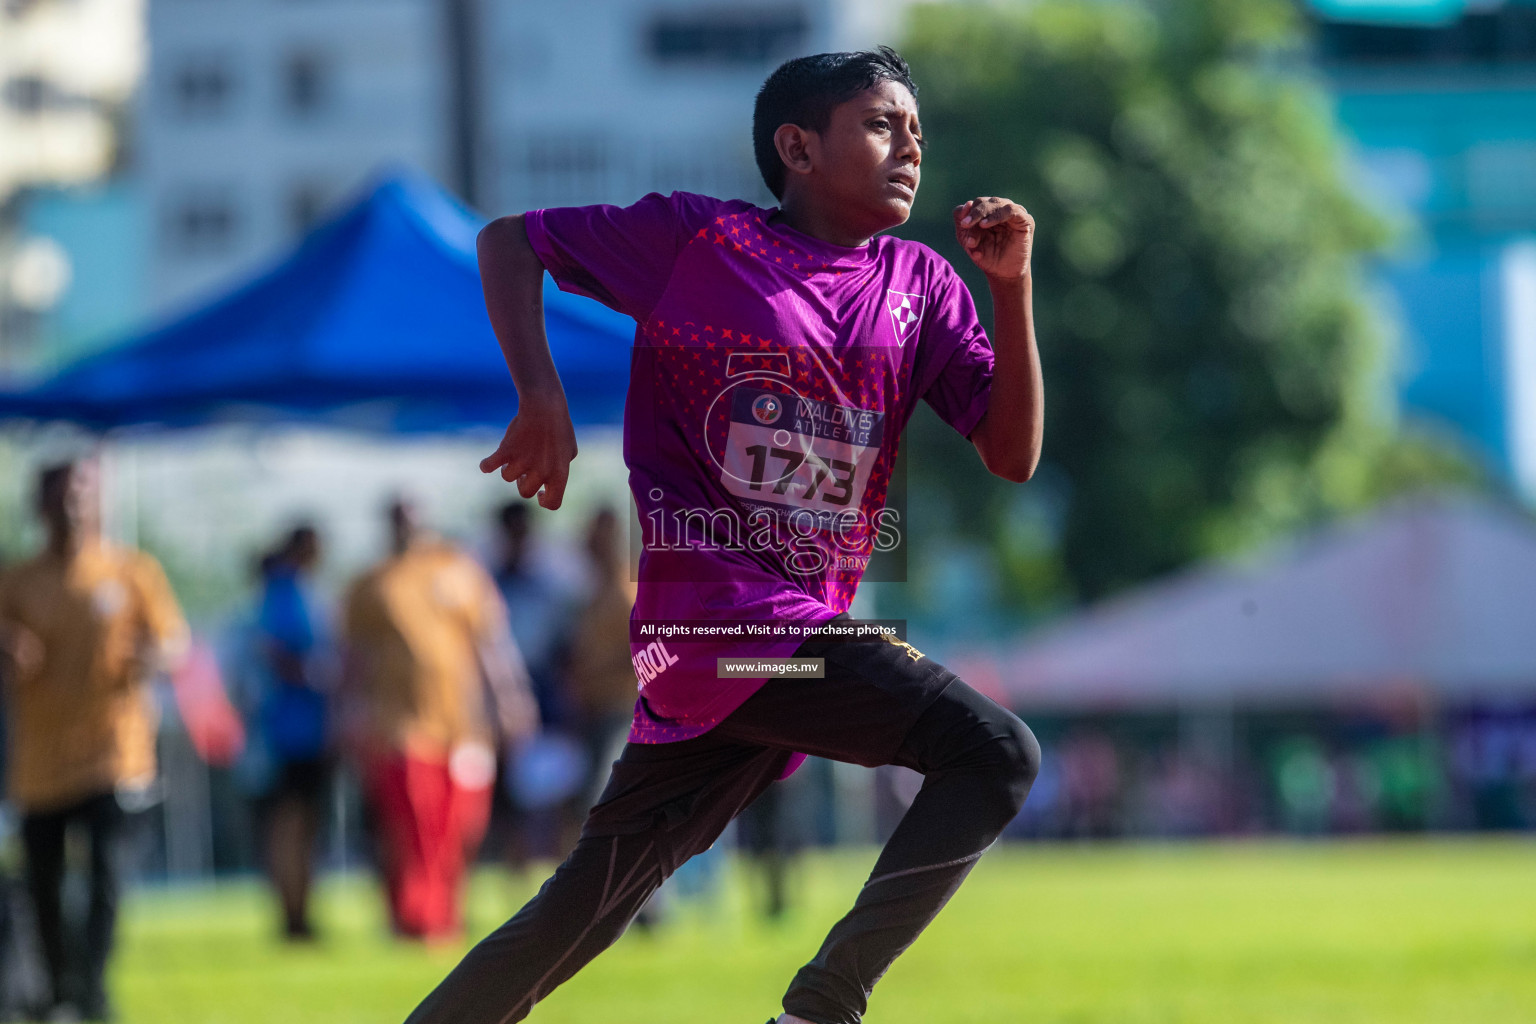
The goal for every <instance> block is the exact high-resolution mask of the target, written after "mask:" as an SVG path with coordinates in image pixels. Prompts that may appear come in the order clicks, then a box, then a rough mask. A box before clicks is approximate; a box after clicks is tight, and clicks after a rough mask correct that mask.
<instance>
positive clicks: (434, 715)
mask: <svg viewBox="0 0 1536 1024" xmlns="http://www.w3.org/2000/svg"><path fill="white" fill-rule="evenodd" d="M388 514H389V524H390V534H391V542H392V552H391V554H390V556H389V557H388V558H386V559H385V560H384V561H383V562H382V563H380V564H379V565H378V566H376V567H375V568H374V569H372V570H371V571H369V572H368V573H366V574H364V575H363V576H362V577H361V578H360V579H359V580H357V581H356V583H354V584H353V586H352V588H351V591H350V593H349V595H348V597H347V602H346V614H345V633H346V637H345V641H346V653H345V670H344V674H343V693H344V703H345V706H344V708H343V711H342V713H343V715H344V717H345V722H344V725H343V730H344V734H345V736H346V742H347V745H348V747H349V748H350V750H351V753H352V755H353V757H354V758H355V759H356V761H357V764H358V768H359V771H360V774H361V777H362V780H363V789H364V793H365V798H366V799H367V801H368V804H369V808H370V811H371V814H372V819H373V823H374V828H375V837H376V848H377V854H378V860H379V867H380V870H381V873H382V875H383V879H384V885H385V890H386V892H387V894H388V899H389V909H390V917H391V920H392V922H393V925H394V928H395V931H396V932H397V933H398V934H400V935H402V936H408V937H413V938H423V939H449V938H455V937H457V936H458V934H459V932H460V930H461V927H462V919H461V910H460V905H461V900H462V886H463V878H464V870H465V864H466V860H467V858H468V857H469V855H471V854H472V853H473V851H474V850H475V849H476V848H477V847H478V846H479V843H480V840H481V838H482V836H483V834H484V830H485V826H486V819H487V816H488V814H489V811H490V797H491V789H492V784H493V782H494V779H495V774H496V755H495V750H494V747H493V744H494V742H495V740H496V733H497V731H498V726H499V729H500V732H501V734H502V736H503V738H504V739H506V740H507V741H508V742H515V741H520V740H522V739H524V738H526V737H528V736H530V735H531V734H532V732H533V731H534V729H535V728H536V725H537V721H538V717H537V708H536V705H535V704H534V702H533V700H532V697H531V695H530V693H529V691H528V687H527V678H526V676H527V674H526V671H525V669H524V668H523V664H522V659H521V657H520V656H519V655H518V652H517V646H516V644H515V643H514V641H513V640H512V637H511V636H510V634H509V633H508V632H507V625H506V623H507V619H506V611H505V608H504V607H503V605H502V601H501V598H500V596H499V595H498V594H497V592H496V586H495V584H494V583H493V582H492V580H491V579H490V577H489V576H488V575H487V574H486V572H485V570H484V569H482V568H481V567H480V565H479V564H478V563H477V562H475V561H474V560H473V559H471V558H470V557H469V556H468V555H466V554H464V553H463V552H461V551H459V550H458V549H457V548H455V547H453V546H452V545H450V544H448V543H447V542H446V541H443V540H441V539H439V538H436V537H433V536H430V535H428V534H427V533H426V532H425V531H424V530H423V529H422V528H421V526H420V523H419V519H418V512H417V509H416V506H415V505H414V504H413V503H412V502H411V501H409V500H407V499H404V498H400V499H396V500H395V501H394V502H392V503H391V504H390V506H389V510H388ZM488 704H489V705H490V707H489V708H488ZM492 711H493V712H494V721H493V716H492V714H491V712H492Z"/></svg>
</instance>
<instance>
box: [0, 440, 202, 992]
mask: <svg viewBox="0 0 1536 1024" xmlns="http://www.w3.org/2000/svg"><path fill="white" fill-rule="evenodd" d="M37 508H38V511H39V514H40V515H41V518H42V520H43V523H44V526H45V528H46V530H47V542H46V546H45V548H44V550H43V551H42V552H41V553H40V554H38V555H37V556H36V557H34V558H32V559H30V560H29V561H26V562H23V563H21V564H20V565H18V566H16V567H14V568H13V569H11V570H10V571H9V572H7V573H6V574H5V576H4V578H3V579H0V651H3V653H4V658H5V660H6V661H7V662H8V664H7V676H8V677H9V683H10V685H8V686H7V688H6V700H7V717H8V721H9V723H10V726H11V729H10V741H11V742H10V749H9V755H10V757H9V771H8V778H9V784H10V796H11V799H12V800H13V801H14V802H15V804H16V805H17V807H18V808H19V809H20V811H21V813H22V815H23V820H22V839H23V845H24V847H25V851H26V861H27V879H28V884H29V888H30V889H31V893H32V900H33V908H34V913H35V915H36V919H37V930H38V936H39V940H40V945H41V946H42V949H43V955H44V959H45V961H46V963H47V967H48V978H49V988H50V995H49V1001H50V1003H51V1004H52V1005H51V1007H50V1008H49V1010H48V1011H47V1013H48V1015H49V1016H54V1017H63V1018H67V1017H69V1016H71V1015H73V1014H79V1015H80V1016H83V1017H85V1018H86V1019H89V1020H104V1019H107V1018H108V1017H109V1016H110V1006H109V1002H108V999H107V992H106V987H105V973H106V966H107V961H108V958H109V956H110V953H111V949H112V940H113V933H114V930H115V925H116V919H117V904H118V893H119V888H120V885H121V872H122V864H121V861H122V859H123V856H124V847H125V842H126V839H127V837H128V835H129V825H130V821H131V818H132V816H133V812H134V811H136V810H139V809H142V808H143V807H145V806H146V805H147V804H148V803H149V802H150V798H151V788H152V785H153V783H154V780H155V714H154V705H153V701H152V698H151V694H150V692H149V688H148V686H147V683H148V681H149V680H150V678H151V677H152V676H153V675H154V674H156V673H158V672H160V671H162V670H164V669H166V668H169V667H171V665H172V664H174V663H175V662H177V661H178V660H179V659H180V658H181V657H182V656H183V654H184V652H185V651H186V649H187V644H188V631H187V626H186V622H185V620H184V619H183V617H182V614H181V609H180V608H179V607H178V606H177V603H176V598H175V596H174V595H173V594H172V593H171V588H170V586H169V584H168V583H167V582H166V579H165V574H164V572H163V571H162V570H161V568H160V566H159V564H158V563H156V562H155V560H154V559H153V558H151V557H149V556H148V555H145V554H142V553H140V552H138V551H134V550H131V549H128V548H123V547H119V546H117V545H115V544H111V543H109V542H107V541H106V540H104V539H103V538H102V536H101V531H100V518H99V516H100V494H99V480H98V470H97V466H96V464H95V463H94V462H93V461H81V462H75V463H66V464H62V465H56V466H51V467H49V468H47V469H45V470H44V471H43V472H42V474H41V476H40V478H39V482H38V504H37ZM77 829H78V830H80V831H82V832H83V833H84V835H85V839H86V847H87V849H88V851H89V862H90V863H89V874H90V883H89V893H90V895H89V909H88V912H87V915H86V920H85V921H84V922H83V925H84V927H83V929H76V928H74V927H71V926H68V925H66V922H65V920H64V908H63V901H62V888H63V882H64V875H65V853H66V850H67V849H68V848H69V846H70V845H72V844H68V843H66V835H67V834H68V833H70V832H72V831H75V830H77ZM75 934H79V935H81V936H82V938H83V941H82V943H81V945H80V946H79V947H72V943H71V942H70V941H69V940H68V939H67V938H66V936H72V935H75Z"/></svg>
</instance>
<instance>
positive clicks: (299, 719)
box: [250, 523, 333, 941]
mask: <svg viewBox="0 0 1536 1024" xmlns="http://www.w3.org/2000/svg"><path fill="white" fill-rule="evenodd" d="M319 561H320V536H319V534H318V532H317V531H316V530H315V528H314V527H313V526H311V525H309V524H307V523H306V524H302V525H300V526H297V527H295V528H294V529H293V530H292V531H291V532H290V533H289V534H288V536H287V537H285V538H284V540H283V542H282V543H281V544H280V545H279V546H278V547H277V549H276V550H274V551H273V552H271V553H270V554H269V555H267V556H266V557H265V558H263V559H262V561H261V578H260V581H259V584H260V588H261V590H260V594H259V597H258V606H257V612H256V623H255V626H256V637H255V641H256V649H255V652H254V653H255V655H256V660H257V662H258V671H257V683H258V686H259V695H258V697H257V699H256V700H255V701H254V702H253V705H254V706H253V707H252V709H251V710H252V711H253V712H254V714H253V715H252V717H253V719H254V721H253V728H252V729H251V730H250V732H251V735H252V736H253V737H254V739H255V742H254V743H253V745H252V746H253V748H254V750H255V751H257V753H256V755H255V758H254V764H255V767H254V768H253V769H251V774H250V777H251V780H252V781H253V782H254V783H255V786H256V790H255V795H256V797H257V804H258V807H257V811H258V817H259V819H260V821H261V824H262V833H263V847H264V851H263V852H264V854H265V861H266V868H267V874H268V877H269V879H270V880H271V883H272V888H273V890H274V891H275V893H276V894H277V898H278V904H279V906H280V907H281V909H282V915H283V934H284V936H285V937H286V938H287V939H289V940H290V941H305V940H308V939H312V938H314V934H315V933H314V925H313V923H312V922H311V920H310V916H309V893H310V886H311V882H312V880H313V877H314V860H315V853H316V850H315V847H316V844H317V842H318V840H319V838H320V831H321V827H322V825H323V823H324V820H325V807H326V798H327V797H328V796H329V795H330V789H331V778H332V772H333V767H332V758H331V752H330V750H329V745H328V743H327V735H328V722H327V718H328V714H327V712H328V709H327V698H326V689H327V686H326V680H325V678H324V677H325V674H326V664H325V653H326V645H325V643H324V642H323V638H322V636H321V632H322V630H321V617H320V615H319V614H318V613H317V611H316V606H315V600H314V597H313V595H312V593H311V592H310V589H309V577H310V575H311V574H312V573H313V572H314V569H315V567H316V565H318V564H319Z"/></svg>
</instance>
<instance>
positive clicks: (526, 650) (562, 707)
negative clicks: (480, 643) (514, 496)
mask: <svg viewBox="0 0 1536 1024" xmlns="http://www.w3.org/2000/svg"><path fill="white" fill-rule="evenodd" d="M496 521H497V525H498V527H499V529H500V548H501V551H500V554H501V557H500V559H499V560H498V561H497V563H496V567H495V572H494V576H495V578H496V586H497V588H498V589H499V590H500V591H501V597H502V601H503V602H504V603H505V604H506V608H507V616H508V619H509V620H510V621H511V623H512V636H513V638H514V639H515V640H516V641H517V648H518V650H519V651H521V652H522V656H523V663H524V665H526V666H527V669H528V676H529V678H530V679H531V681H532V684H533V693H534V696H535V697H536V698H537V699H538V702H539V717H540V721H542V722H543V723H544V724H545V726H546V727H548V726H560V727H564V726H566V725H567V724H568V723H569V721H570V718H571V715H572V709H571V707H570V703H569V699H568V695H567V693H566V691H565V689H564V687H562V686H561V682H562V680H561V679H560V674H559V667H560V662H561V658H562V655H563V653H564V652H563V651H562V643H563V641H564V639H565V637H566V635H567V633H568V631H569V629H570V624H571V619H572V616H573V614H574V612H575V604H576V602H575V600H574V598H573V596H572V593H571V586H570V584H569V582H568V581H566V580H565V579H563V578H562V577H561V576H560V574H558V573H557V572H555V571H554V570H553V568H552V567H551V565H550V564H549V563H548V562H547V561H545V560H544V559H542V558H540V557H539V556H538V546H537V538H536V537H535V534H534V524H533V519H532V516H531V514H530V511H529V504H528V502H526V501H511V502H508V503H507V504H505V505H503V506H502V507H501V509H500V510H499V511H498V513H497V516H496Z"/></svg>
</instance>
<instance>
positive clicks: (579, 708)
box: [514, 506, 640, 811]
mask: <svg viewBox="0 0 1536 1024" xmlns="http://www.w3.org/2000/svg"><path fill="white" fill-rule="evenodd" d="M587 557H588V559H590V561H591V566H592V579H593V589H592V593H591V596H590V597H589V598H588V600H587V603H586V605H585V606H584V607H583V608H582V609H581V611H580V612H579V613H578V615H577V616H576V621H575V625H574V627H573V629H572V630H571V642H570V645H569V658H568V661H567V666H566V679H567V683H568V688H569V693H570V704H571V708H572V710H573V712H574V716H573V717H574V723H575V726H576V730H577V732H578V733H579V734H580V735H581V738H582V742H583V743H584V744H585V746H586V749H587V754H588V757H589V759H590V772H589V774H588V778H587V784H586V788H585V791H584V793H583V797H584V804H583V806H582V808H581V809H582V811H585V810H586V808H587V807H589V806H591V805H592V804H593V803H596V802H597V797H598V794H599V793H600V792H601V790H602V787H603V784H604V783H605V782H606V781H607V779H608V769H609V766H610V765H611V764H612V763H613V762H614V760H615V759H617V758H618V756H619V753H620V751H621V750H622V749H623V747H624V741H625V739H626V737H627V736H628V735H629V725H630V721H631V719H633V718H634V714H635V700H636V695H637V694H638V693H639V689H640V688H639V684H638V682H637V681H636V679H635V666H634V663H633V662H631V661H630V647H629V614H630V612H631V611H632V610H633V609H634V607H635V584H634V583H633V582H632V581H631V580H630V578H629V562H628V560H627V559H626V558H625V557H624V545H623V536H622V531H621V530H620V529H619V517H618V513H616V512H615V511H614V510H613V509H612V508H610V507H607V506H605V507H603V508H600V509H599V510H598V511H597V512H596V513H595V514H594V515H593V516H592V521H591V522H590V523H589V524H588V526H587ZM514 628H515V620H514Z"/></svg>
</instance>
